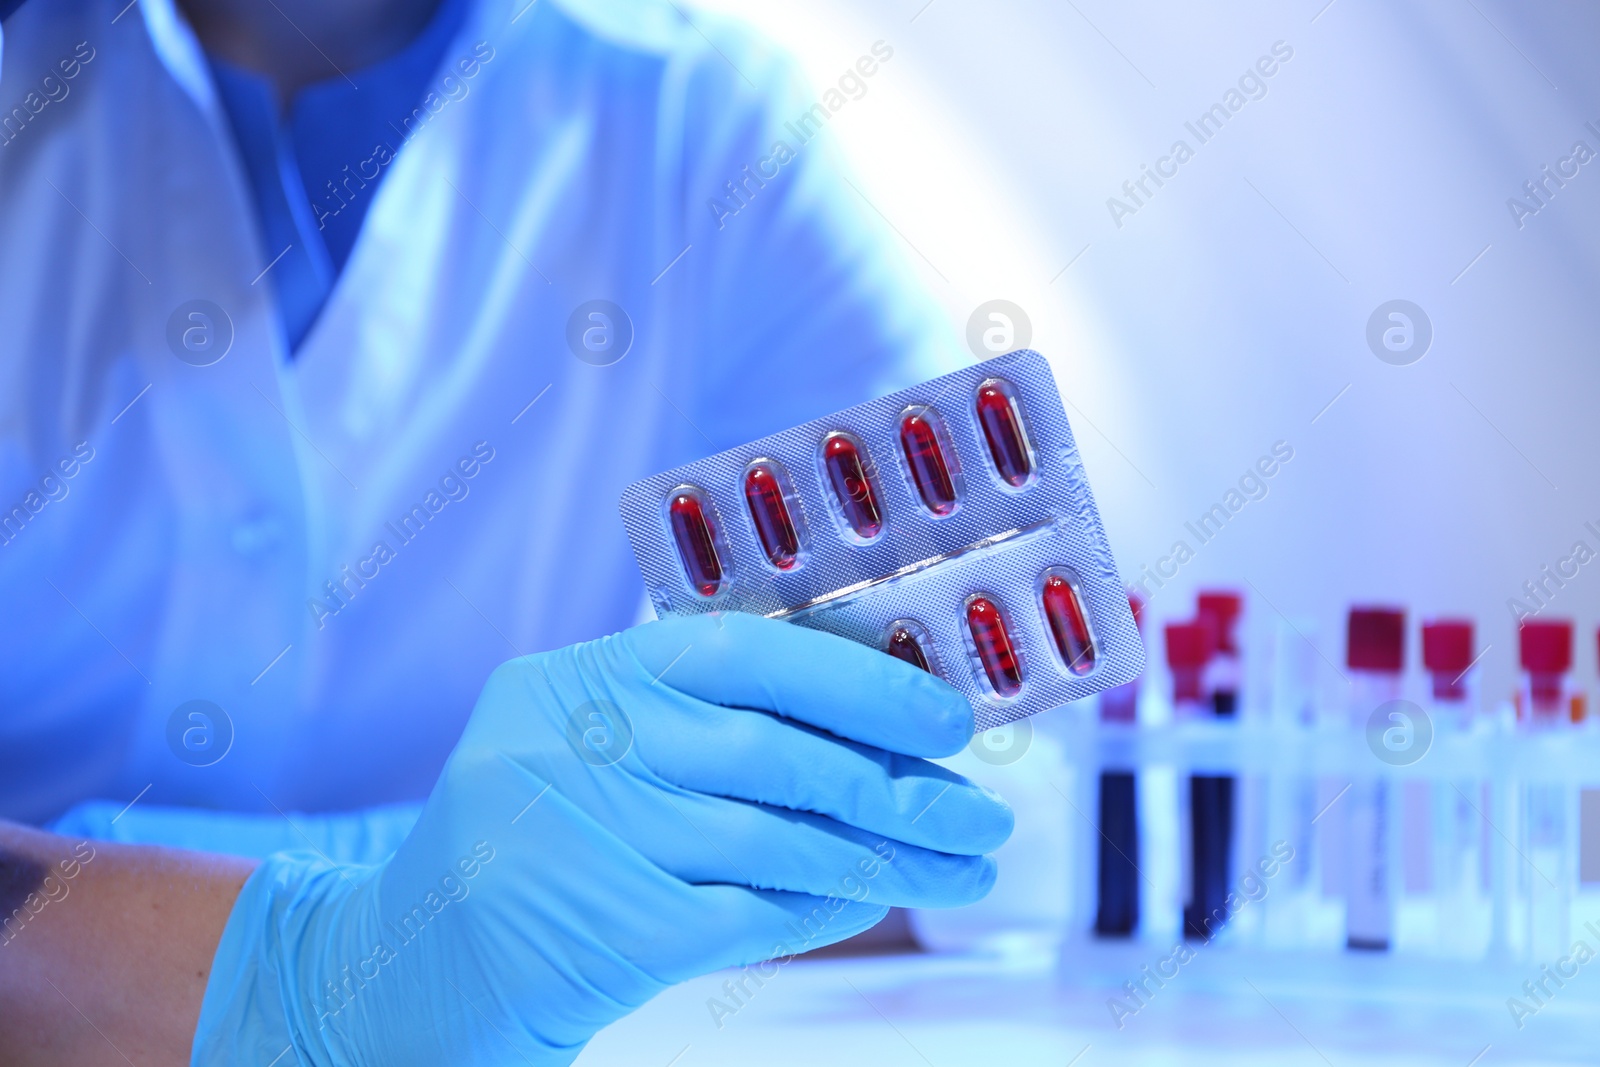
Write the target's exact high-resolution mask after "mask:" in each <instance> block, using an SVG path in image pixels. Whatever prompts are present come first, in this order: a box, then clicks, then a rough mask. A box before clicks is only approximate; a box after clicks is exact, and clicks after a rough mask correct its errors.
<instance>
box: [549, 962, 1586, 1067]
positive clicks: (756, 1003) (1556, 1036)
mask: <svg viewBox="0 0 1600 1067" xmlns="http://www.w3.org/2000/svg"><path fill="white" fill-rule="evenodd" d="M1165 954H1166V953H1164V952H1162V951H1161V950H1159V949H1156V948H1153V947H1152V946H1148V945H1103V944H1092V943H1091V944H1083V945H1075V946H1071V947H1069V948H1068V949H1067V950H1065V952H1064V953H1063V957H1062V958H1063V961H1064V962H1063V963H1062V964H1061V965H1059V966H1057V965H1056V964H1055V962H1054V961H1052V960H1049V959H1044V958H1042V957H1039V956H1035V957H1034V958H1033V959H1032V960H1027V959H1014V960H1011V961H1007V960H1003V959H999V958H983V957H961V956H929V955H898V956H880V957H868V958H853V959H833V960H809V959H807V960H796V961H793V962H791V963H788V964H786V965H785V966H784V967H783V968H782V969H781V970H780V971H779V972H778V974H777V975H776V976H775V977H774V978H772V979H771V980H769V981H768V982H767V983H766V985H765V986H763V987H762V988H760V990H759V991H758V992H756V994H755V995H754V996H753V997H751V998H750V999H749V1001H748V1003H746V1004H745V1005H744V1006H743V1007H742V1008H740V1009H739V1010H738V1011H737V1012H736V1013H735V1014H734V1015H732V1016H731V1017H727V1018H724V1019H723V1025H722V1026H721V1028H720V1029H719V1027H718V1026H717V1024H716V1022H715V1021H714V1020H713V1017H712V1013H711V1010H710V1009H709V1008H708V1006H707V1001H708V999H709V998H712V997H718V998H722V999H723V1000H724V1002H725V1003H729V1004H732V1001H731V1000H728V999H727V997H726V994H725V993H724V992H723V989H722V985H723V983H724V982H725V981H726V980H728V979H729V978H732V977H737V972H721V973H718V974H715V975H711V976H708V977H705V978H702V979H698V980H696V981H693V982H690V983H687V984H685V985H682V986H679V987H677V988H675V989H671V990H668V991H667V992H666V993H664V994H662V995H661V996H660V997H657V998H656V999H655V1000H654V1001H652V1002H651V1003H650V1004H648V1005H646V1006H645V1007H644V1008H643V1009H641V1010H640V1011H638V1012H636V1013H634V1014H633V1015H631V1016H629V1017H628V1018H625V1019H623V1020H621V1021H619V1022H618V1023H616V1024H614V1025H613V1026H611V1027H610V1028H608V1029H607V1030H605V1031H604V1032H603V1033H601V1034H600V1035H598V1036H597V1037H596V1039H595V1040H594V1042H593V1043H592V1044H591V1046H590V1047H589V1048H588V1049H587V1050H586V1051H585V1052H584V1054H583V1056H582V1057H581V1058H580V1059H579V1061H578V1062H579V1064H580V1065H581V1067H601V1065H608V1064H628V1065H630V1067H632V1065H645V1067H668V1065H669V1064H670V1065H671V1067H709V1065H716V1064H740V1065H747V1064H760V1065H762V1067H790V1065H796V1067H798V1065H802V1064H803V1065H808V1067H809V1065H814V1064H843V1065H848V1064H871V1065H873V1067H899V1065H905V1067H957V1065H965V1064H1005V1065H1008V1067H1012V1065H1014V1067H1034V1065H1040V1067H1042V1065H1046V1064H1048V1065H1051V1067H1064V1065H1069V1064H1070V1065H1072V1067H1098V1065H1103V1064H1116V1065H1119V1067H1126V1065H1132V1064H1184V1065H1207V1064H1229V1065H1234V1067H1245V1065H1255V1064H1262V1065H1274V1067H1282V1065H1295V1064H1307V1065H1315V1067H1331V1065H1333V1067H1342V1065H1344V1064H1356V1063H1362V1064H1419V1065H1429V1067H1432V1065H1435V1064H1437V1065H1441V1067H1468V1064H1472V1065H1473V1067H1500V1065H1506V1064H1534V1063H1537V1064H1580V1063H1590V1064H1592V1063H1600V960H1596V961H1594V962H1592V963H1591V964H1590V965H1589V966H1588V967H1587V968H1585V969H1583V970H1580V971H1579V973H1578V975H1577V976H1576V977H1575V978H1573V979H1571V980H1569V981H1568V982H1567V985H1566V987H1565V988H1563V989H1560V990H1558V991H1557V992H1556V995H1555V997H1553V998H1552V999H1551V1000H1550V1001H1549V1003H1548V1005H1547V1006H1546V1007H1545V1008H1543V1009H1541V1010H1540V1011H1539V1012H1538V1014H1537V1015H1536V1016H1534V1017H1531V1018H1527V1019H1525V1020H1524V1025H1523V1027H1522V1029H1521V1030H1519V1029H1518V1028H1517V1027H1516V1025H1515V1023H1514V1022H1513V1019H1512V1017H1511V1014H1510V1012H1509V1010H1508V1009H1507V1006H1506V999H1507V998H1508V997H1511V996H1521V995H1522V993H1521V990H1520V985H1521V983H1522V981H1524V980H1525V979H1527V978H1530V977H1537V976H1538V975H1537V968H1528V967H1526V966H1513V967H1508V968H1504V969H1493V968H1488V967H1484V966H1479V965H1465V964H1462V965H1450V964H1438V963H1430V964H1423V963H1415V964H1413V963H1408V962H1405V961H1402V960H1395V959H1393V958H1382V957H1378V958H1373V957H1351V956H1345V955H1320V956H1312V955H1299V956H1286V955H1272V956H1267V955H1261V954H1254V955H1250V954H1244V953H1233V952H1229V951H1227V950H1221V949H1216V950H1213V949H1206V950H1203V951H1202V952H1201V953H1200V954H1199V956H1198V957H1197V958H1196V959H1195V960H1193V961H1192V962H1190V963H1189V964H1188V965H1186V966H1184V967H1183V968H1182V969H1181V971H1180V972H1179V975H1178V976H1177V977H1176V978H1175V979H1173V980H1172V981H1171V982H1169V983H1168V984H1167V985H1166V986H1165V987H1164V988H1162V989H1159V990H1158V991H1157V992H1156V993H1155V995H1154V996H1153V997H1152V998H1151V1000H1150V1002H1149V1003H1148V1004H1147V1005H1146V1007H1145V1008H1144V1009H1142V1010H1141V1011H1139V1012H1138V1013H1137V1014H1136V1015H1134V1016H1132V1017H1130V1018H1126V1019H1124V1026H1123V1028H1122V1029H1121V1030H1119V1029H1118V1028H1117V1027H1116V1025H1115V1024H1114V1023H1113V1021H1112V1015H1111V1012H1110V1011H1109V1010H1108V1008H1107V1005H1106V1001H1107V998H1108V996H1110V995H1111V993H1112V992H1113V991H1115V990H1116V989H1118V988H1119V987H1120V986H1121V985H1122V983H1123V982H1125V981H1127V980H1128V979H1130V978H1135V977H1137V976H1138V974H1139V969H1140V967H1141V966H1142V965H1144V964H1154V963H1155V962H1156V961H1157V960H1159V959H1160V958H1162V956H1164V955H1165ZM1524 972H1526V973H1524ZM1552 988H1554V987H1553V986H1552ZM1474 1057H1478V1058H1477V1059H1476V1060H1474Z"/></svg>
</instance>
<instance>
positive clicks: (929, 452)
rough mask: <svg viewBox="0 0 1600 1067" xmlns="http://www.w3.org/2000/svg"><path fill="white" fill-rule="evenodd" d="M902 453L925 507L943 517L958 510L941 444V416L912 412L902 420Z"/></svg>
mask: <svg viewBox="0 0 1600 1067" xmlns="http://www.w3.org/2000/svg"><path fill="white" fill-rule="evenodd" d="M900 449H901V451H902V452H904V453H905V457H906V469H907V470H909V471H910V472H911V482H912V484H913V485H915V486H916V489H917V495H918V496H919V497H921V498H922V506H923V507H925V508H927V509H928V511H929V513H930V514H933V515H936V516H940V517H943V516H945V515H949V514H951V513H952V512H954V511H955V510H956V487H955V480H954V479H953V478H952V477H951V476H950V464H949V462H948V461H947V460H946V459H945V454H944V445H943V444H942V443H941V442H940V440H939V423H938V416H937V415H936V414H934V413H933V411H932V410H931V409H929V408H911V409H910V410H908V411H907V412H906V413H905V414H904V415H902V416H901V417H900Z"/></svg>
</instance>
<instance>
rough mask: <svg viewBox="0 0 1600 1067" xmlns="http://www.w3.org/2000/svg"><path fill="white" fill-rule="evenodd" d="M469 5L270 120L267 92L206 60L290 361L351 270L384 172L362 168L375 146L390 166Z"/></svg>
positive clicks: (321, 85)
mask: <svg viewBox="0 0 1600 1067" xmlns="http://www.w3.org/2000/svg"><path fill="white" fill-rule="evenodd" d="M469 10H470V0H440V3H439V6H438V8H437V9H436V10H435V11H434V13H433V17H432V18H431V19H429V21H428V24H427V25H426V26H425V27H424V28H423V30H422V32H421V33H419V34H418V35H417V36H416V38H414V39H413V40H412V41H411V43H410V44H408V45H406V47H405V48H403V49H401V50H400V51H399V52H396V53H395V54H394V55H392V56H390V57H389V58H388V59H385V60H383V61H382V62H380V63H375V64H373V65H372V66H370V67H365V68H363V69H361V70H354V71H346V72H344V73H342V74H335V75H334V76H333V77H330V78H326V79H324V80H323V81H320V82H315V83H313V84H311V85H308V86H306V87H305V88H303V89H301V90H300V91H299V92H298V93H296V94H295V96H294V99H293V100H291V101H290V102H289V104H288V106H287V108H285V109H283V110H282V111H280V109H279V106H278V100H277V93H276V90H275V88H274V86H273V84H272V82H271V81H270V80H268V79H267V78H265V77H262V76H261V75H259V74H257V73H255V72H254V71H250V70H246V69H244V68H243V67H238V66H235V65H234V64H232V63H229V62H227V61H226V60H224V59H220V58H218V57H217V56H214V55H208V56H207V60H208V62H209V63H210V65H211V73H212V77H213V78H214V79H215V81H216V86H217V95H218V98H219V100H220V101H221V103H222V107H223V110H224V111H225V112H226V113H227V116H228V123H229V125H230V126H231V127H232V129H233V139H234V143H235V144H236V145H237V147H238V149H239V161H240V162H241V163H242V164H243V165H244V169H245V175H246V178H247V179H248V181H249V184H250V191H251V193H252V194H253V197H254V200H255V209H256V221H257V225H259V226H260V229H261V243H262V251H263V252H264V254H265V256H266V258H267V260H269V261H271V260H273V259H274V257H278V258H276V261H275V262H273V265H272V267H271V268H270V269H269V270H268V272H267V280H268V281H270V282H271V283H272V292H273V294H274V296H275V298H276V300H277V306H278V313H279V316H280V317H281V319H282V322H283V329H284V333H285V336H286V337H287V338H288V341H289V348H290V350H291V351H293V350H295V349H298V348H299V347H300V342H301V341H302V340H304V338H305V335H306V334H307V333H308V332H309V331H310V329H311V326H312V324H313V323H314V322H316V320H317V314H318V313H319V312H320V311H321V310H322V306H323V304H325V303H326V302H327V299H328V294H329V293H330V292H332V291H333V284H334V282H335V281H337V280H338V278H339V272H340V271H341V270H343V269H344V265H345V262H346V261H347V260H348V259H349V258H350V250H351V249H352V248H354V247H355V243H356V235H357V234H358V233H359V232H360V231H361V221H362V220H363V219H364V218H366V215H367V208H368V207H369V206H370V205H371V203H372V201H373V198H374V197H375V196H376V195H377V191H378V190H377V187H378V184H379V182H381V181H382V180H383V176H384V175H385V174H386V173H388V167H386V166H385V167H378V168H376V176H368V175H371V174H372V171H371V170H370V169H368V168H367V167H363V166H362V163H363V161H368V160H371V159H372V157H373V155H374V152H375V150H376V149H377V148H378V147H379V146H382V147H383V148H385V149H386V150H387V151H388V153H389V155H390V156H393V155H395V154H398V152H399V149H400V146H401V144H403V143H404V141H405V139H406V137H405V133H404V130H403V123H404V122H405V121H406V120H407V119H408V118H409V117H410V115H411V114H412V111H413V109H414V108H415V107H416V106H417V102H418V101H419V100H421V99H422V95H423V93H424V92H425V91H426V88H427V84H428V81H429V79H430V78H431V77H432V76H433V74H434V73H435V71H437V70H438V69H439V66H440V64H441V63H443V62H444V53H445V49H446V48H448V47H449V45H450V41H451V40H452V39H453V38H454V37H455V35H456V33H457V31H459V30H460V29H461V26H462V24H463V23H464V22H465V21H466V17H467V15H468V13H469Z"/></svg>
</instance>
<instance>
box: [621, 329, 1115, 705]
mask: <svg viewBox="0 0 1600 1067" xmlns="http://www.w3.org/2000/svg"><path fill="white" fill-rule="evenodd" d="M621 510H622V519H623V523H624V524H625V525H626V526H627V529H628V538H629V540H630V541H631V542H632V543H633V551H634V555H635V556H636V557H637V558H638V560H639V569H640V570H641V571H642V572H643V574H644V580H645V585H646V586H647V588H648V589H649V592H650V600H651V603H652V604H653V605H654V606H655V610H656V614H657V615H658V616H659V617H663V618H664V617H666V616H668V615H696V614H701V613H705V612H712V611H743V612H749V613H751V614H755V615H765V616H767V617H769V618H774V619H783V620H786V621H789V622H793V623H797V624H799V625H802V626H809V627H812V628H814V629H818V630H826V631H828V632H829V633H835V634H839V635H840V636H842V637H847V638H850V639H851V640H854V641H859V642H861V643H862V644H866V645H871V646H873V647H875V648H878V649H880V650H882V651H884V652H885V653H886V654H890V655H895V656H897V657H898V658H900V659H904V660H907V661H908V662H911V663H914V664H916V665H918V666H922V667H925V668H926V669H927V670H930V671H932V672H933V673H935V674H937V675H939V676H940V677H941V678H944V679H945V680H946V681H948V682H950V684H952V685H954V686H955V687H956V688H957V689H959V690H961V692H962V693H963V694H965V695H966V697H967V699H968V700H970V701H971V702H972V706H973V708H974V710H975V712H976V717H977V723H978V726H979V727H980V728H984V729H986V728H990V727H994V726H998V725H1001V724H1003V723H1007V722H1011V721H1012V720H1014V719H1019V718H1022V717H1024V716H1027V715H1032V714H1035V713H1037V712H1040V711H1044V710H1045V709H1047V708H1053V707H1056V706H1058V705H1060V704H1065V703H1067V702H1069V701H1073V700H1078V699H1080V698H1082V697H1085V696H1088V695H1089V694H1091V693H1096V692H1099V691H1100V690H1102V689H1107V688H1110V687H1111V686H1114V685H1120V684H1122V683H1124V682H1128V681H1131V680H1132V679H1134V678H1136V677H1137V676H1138V675H1139V674H1140V672H1142V671H1143V669H1144V645H1143V642H1141V641H1140V639H1139V634H1138V631H1137V630H1136V628H1135V626H1134V621H1133V615H1132V613H1131V612H1130V610H1129V608H1128V596H1127V593H1126V592H1125V590H1124V588H1123V585H1122V580H1121V578H1120V577H1119V576H1118V574H1117V566H1116V562H1115V560H1113V559H1112V557H1111V550H1110V546H1109V545H1108V543H1107V541H1106V536H1105V531H1104V530H1103V529H1102V527H1101V525H1100V514H1099V511H1098V510H1097V509H1096V507H1095V503H1094V495H1093V494H1092V493H1091V492H1090V489H1089V482H1088V479H1087V477H1086V476H1085V474H1084V470H1083V463H1082V461H1081V460H1080V459H1079V457H1078V449H1077V446H1076V444H1075V443H1074V441H1073V437H1072V429H1071V427H1070V426H1069V425H1068V423H1067V415H1066V412H1065V410H1064V409H1063V407H1062V404H1061V395H1060V393H1059V392H1058V391H1057V388H1056V383H1055V378H1054V376H1053V375H1052V374H1051V373H1050V366H1049V364H1048V363H1047V362H1046V361H1045V359H1044V357H1043V356H1041V355H1039V354H1038V353H1037V352H1031V351H1022V352H1013V353H1011V354H1010V355H1006V356H1001V357H999V358H996V359H991V360H987V361H985V362H983V363H979V364H976V365H974V366H972V367H968V368H966V369H964V370H960V371H956V372H955V373H953V374H946V375H944V376H942V377H939V378H934V379H933V380H931V381H928V382H924V383H922V384H921V385H918V386H913V387H912V388H909V389H902V390H900V391H899V392H896V393H891V394H889V395H888V396H885V397H880V398H879V399H877V400H873V401H869V402H868V403H865V404H859V405H857V406H856V407H853V408H848V409H846V410H844V411H840V412H837V413H835V414H833V415H829V416H827V417H825V418H820V419H815V420H813V421H811V422H808V423H805V424H803V425H801V426H796V427H794V428H793V429H789V430H785V431H783V432H782V433H777V434H773V435H771V436H769V437H763V438H761V439H760V440H758V441H753V442H751V443H750V444H748V445H744V446H743V447H740V448H734V449H730V450H728V451H726V452H722V453H719V454H718V455H715V456H709V457H707V458H705V459H702V460H699V461H697V462H694V463H689V464H686V465H684V466H682V467H677V468H675V469H673V470H669V471H665V472H663V473H661V474H658V475H656V476H654V477H652V478H645V479H643V480H642V481H638V482H635V483H634V484H633V485H631V486H629V487H628V488H627V490H626V491H625V492H624V493H623V495H622V501H621Z"/></svg>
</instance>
